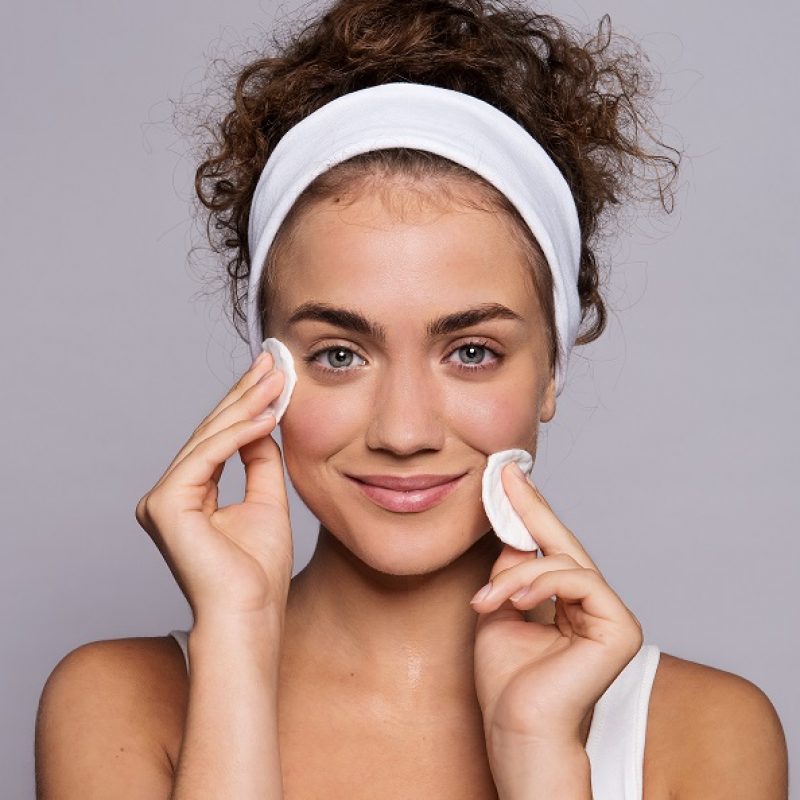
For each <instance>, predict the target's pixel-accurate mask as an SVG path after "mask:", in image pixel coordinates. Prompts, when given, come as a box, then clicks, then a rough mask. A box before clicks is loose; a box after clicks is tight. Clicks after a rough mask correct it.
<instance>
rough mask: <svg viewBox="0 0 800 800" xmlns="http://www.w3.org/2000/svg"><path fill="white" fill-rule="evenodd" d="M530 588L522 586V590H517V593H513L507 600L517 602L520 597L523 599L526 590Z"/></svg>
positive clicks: (526, 592)
mask: <svg viewBox="0 0 800 800" xmlns="http://www.w3.org/2000/svg"><path fill="white" fill-rule="evenodd" d="M530 588H531V587H530V586H523V587H522V589H519V590H518V591H516V592H514V594H512V595H511V597H509V598H508V599H509V600H519V599H520V598H521V597H524V596H525V595H526V594H528V589H530Z"/></svg>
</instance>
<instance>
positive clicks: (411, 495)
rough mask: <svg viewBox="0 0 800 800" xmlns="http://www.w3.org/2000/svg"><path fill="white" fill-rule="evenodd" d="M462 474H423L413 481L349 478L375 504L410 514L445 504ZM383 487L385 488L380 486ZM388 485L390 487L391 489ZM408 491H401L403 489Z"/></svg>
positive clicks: (459, 481) (388, 477) (372, 477)
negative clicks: (446, 498)
mask: <svg viewBox="0 0 800 800" xmlns="http://www.w3.org/2000/svg"><path fill="white" fill-rule="evenodd" d="M466 474H467V473H466V472H465V473H463V474H461V475H455V476H449V475H441V476H440V475H421V476H416V477H412V478H397V477H392V476H379V475H365V476H364V478H366V479H368V480H369V482H367V480H364V479H359V478H356V477H354V476H352V475H346V478H347V480H348V481H350V482H351V483H353V484H354V485H355V486H356V488H358V489H359V490H360V491H361V493H362V494H364V495H365V496H366V497H368V498H369V499H370V500H372V502H373V503H375V504H377V505H379V506H381V508H385V509H386V510H387V511H398V512H400V513H410V512H419V511H427V510H428V509H429V508H433V507H434V506H436V505H438V504H439V503H441V502H442V500H444V499H445V497H447V495H449V494H450V493H451V492H452V491H454V490H455V488H456V487H457V486H458V485H459V484H460V483H461V481H462V480H463V478H464V476H465V475H466ZM378 483H380V484H384V485H378ZM386 484H391V485H392V487H398V488H390V486H388V485H386ZM404 486H405V487H408V488H401V487H404Z"/></svg>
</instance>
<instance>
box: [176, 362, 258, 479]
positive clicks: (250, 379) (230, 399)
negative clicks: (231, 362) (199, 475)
mask: <svg viewBox="0 0 800 800" xmlns="http://www.w3.org/2000/svg"><path fill="white" fill-rule="evenodd" d="M273 366H274V359H273V357H272V353H269V352H267V351H266V350H265V351H264V352H263V353H261V354H259V355H258V356H257V357H256V359H255V360H254V361H253V363H252V364H251V365H250V367H249V369H247V370H246V371H245V372H244V373H242V375H241V376H240V377H239V380H238V381H236V383H235V384H234V385H233V386H232V387H231V389H230V391H228V393H227V394H226V395H225V396H224V397H223V398H222V400H220V401H219V403H217V405H216V406H215V407H214V409H213V410H212V411H210V412H209V413H208V414H206V416H205V417H204V418H203V419H202V421H201V422H200V424H199V425H198V426H197V427H196V428H195V429H194V430H193V431H192V434H191V436H189V438H188V439H187V440H186V443H185V444H184V445H183V447H182V448H181V449H180V450H179V451H178V454H177V455H176V456H175V458H173V459H172V462H171V463H170V465H169V466H168V467H167V469H166V470H165V472H164V476H166V475H167V474H168V473H169V472H170V471H171V470H172V468H173V467H174V466H175V464H177V463H178V462H179V461H181V460H182V459H183V458H184V456H185V455H186V453H188V452H189V451H190V450H191V449H192V448H193V447H194V446H195V445H196V444H197V442H198V441H200V439H201V438H202V433H203V431H205V430H206V429H207V428H208V426H209V424H210V423H211V422H212V421H213V420H214V419H215V418H216V417H217V416H218V415H219V414H220V412H222V411H224V410H225V409H226V408H228V407H229V406H230V405H232V404H233V403H235V402H236V401H237V400H239V399H240V398H241V397H242V395H244V394H245V392H247V391H248V390H249V389H250V388H252V387H253V386H254V385H255V384H256V383H257V382H258V381H259V379H260V378H262V377H263V376H264V375H266V374H267V373H268V372H269V371H270V370H271V369H272V367H273ZM162 477H163V476H162Z"/></svg>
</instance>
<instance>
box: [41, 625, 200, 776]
mask: <svg viewBox="0 0 800 800" xmlns="http://www.w3.org/2000/svg"><path fill="white" fill-rule="evenodd" d="M187 703H188V681H187V679H186V667H185V664H184V661H183V654H182V653H181V651H180V648H179V646H178V644H177V642H176V641H175V640H174V639H173V638H172V637H171V636H155V637H133V638H126V639H110V640H102V641H95V642H89V643H86V644H82V645H80V646H78V647H76V648H75V649H74V650H72V651H70V652H69V653H67V654H66V655H65V656H64V657H63V658H62V659H61V660H60V661H59V662H58V663H57V664H56V666H55V667H54V668H53V670H52V672H51V673H50V675H49V677H48V678H47V681H46V682H45V684H44V687H43V689H42V692H41V696H40V699H39V707H38V710H37V715H36V742H35V749H36V767H37V784H39V783H48V782H49V781H50V778H52V780H53V781H55V780H59V781H62V780H63V779H64V776H65V775H66V774H67V773H69V772H70V771H74V772H76V773H77V772H78V770H79V769H80V770H84V774H85V773H86V772H90V771H91V770H94V769H96V770H97V771H98V773H100V772H102V771H104V770H105V768H106V767H108V766H109V765H113V767H114V769H115V770H119V771H120V772H124V771H126V770H128V769H130V770H131V771H132V772H133V771H137V770H138V771H139V772H140V773H141V770H142V769H143V768H144V767H145V766H146V768H147V769H151V770H153V771H154V772H155V771H156V770H158V771H159V772H161V773H162V774H163V775H164V776H171V774H172V769H173V765H174V763H175V757H176V754H175V752H174V748H173V746H172V743H173V741H174V739H175V735H176V733H177V736H178V740H179V739H180V735H181V731H182V730H183V721H184V714H185V709H186V705H187ZM89 753H91V756H89V755H87V754H89ZM90 757H91V758H93V759H94V762H93V763H92V764H87V763H85V762H86V760H87V758H90Z"/></svg>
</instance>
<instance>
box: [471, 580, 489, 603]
mask: <svg viewBox="0 0 800 800" xmlns="http://www.w3.org/2000/svg"><path fill="white" fill-rule="evenodd" d="M491 591H492V582H491V581H489V583H487V584H486V586H484V587H482V588H481V589H478V591H477V592H476V593H475V597H473V598H472V600H470V603H480V601H481V600H485V599H486V598H487V597H488V596H489V592H491Z"/></svg>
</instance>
